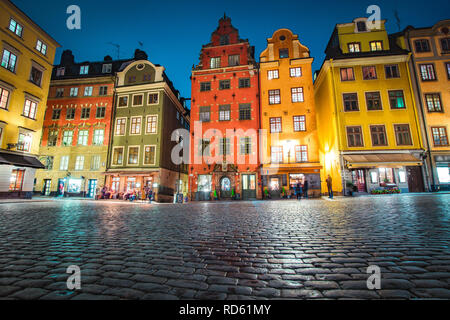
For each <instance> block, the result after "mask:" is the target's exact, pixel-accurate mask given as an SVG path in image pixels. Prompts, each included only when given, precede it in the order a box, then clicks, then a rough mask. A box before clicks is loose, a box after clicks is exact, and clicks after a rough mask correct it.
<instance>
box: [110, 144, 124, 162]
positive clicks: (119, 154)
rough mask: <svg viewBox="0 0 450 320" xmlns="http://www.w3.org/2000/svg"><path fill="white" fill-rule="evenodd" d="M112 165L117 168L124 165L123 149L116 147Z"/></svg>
mask: <svg viewBox="0 0 450 320" xmlns="http://www.w3.org/2000/svg"><path fill="white" fill-rule="evenodd" d="M112 164H113V165H115V166H118V165H122V164H123V147H115V148H114V149H113V158H112Z"/></svg>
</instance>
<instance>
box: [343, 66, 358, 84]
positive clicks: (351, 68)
mask: <svg viewBox="0 0 450 320" xmlns="http://www.w3.org/2000/svg"><path fill="white" fill-rule="evenodd" d="M348 70H351V71H352V78H349V75H348ZM342 71H345V74H346V76H347V79H344V78H343V74H342ZM339 74H340V76H341V82H346V81H355V79H356V77H355V70H354V69H353V67H346V68H340V69H339Z"/></svg>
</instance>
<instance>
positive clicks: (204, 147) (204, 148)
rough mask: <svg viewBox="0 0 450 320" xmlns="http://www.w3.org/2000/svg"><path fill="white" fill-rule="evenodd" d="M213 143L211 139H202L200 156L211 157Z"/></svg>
mask: <svg viewBox="0 0 450 320" xmlns="http://www.w3.org/2000/svg"><path fill="white" fill-rule="evenodd" d="M210 144H211V141H210V140H209V139H201V140H200V141H199V148H200V149H199V155H200V156H209V155H210V154H211V153H210V148H209V146H210Z"/></svg>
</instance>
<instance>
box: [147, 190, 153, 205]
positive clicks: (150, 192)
mask: <svg viewBox="0 0 450 320" xmlns="http://www.w3.org/2000/svg"><path fill="white" fill-rule="evenodd" d="M152 198H153V190H151V189H150V190H149V191H148V203H150V204H152Z"/></svg>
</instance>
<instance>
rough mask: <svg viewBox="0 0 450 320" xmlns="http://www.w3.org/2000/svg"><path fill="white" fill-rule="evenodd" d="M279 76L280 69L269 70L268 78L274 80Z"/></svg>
mask: <svg viewBox="0 0 450 320" xmlns="http://www.w3.org/2000/svg"><path fill="white" fill-rule="evenodd" d="M279 78H280V71H279V70H278V69H275V70H268V71H267V79H269V80H274V79H279Z"/></svg>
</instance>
